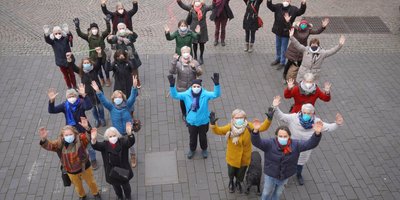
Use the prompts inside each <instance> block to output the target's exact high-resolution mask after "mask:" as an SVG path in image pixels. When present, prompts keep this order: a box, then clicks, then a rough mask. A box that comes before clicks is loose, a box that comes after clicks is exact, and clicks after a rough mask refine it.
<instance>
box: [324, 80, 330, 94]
mask: <svg viewBox="0 0 400 200" xmlns="http://www.w3.org/2000/svg"><path fill="white" fill-rule="evenodd" d="M331 87H332V83H329V82H325V83H324V90H325V92H326V93H330V92H331Z"/></svg>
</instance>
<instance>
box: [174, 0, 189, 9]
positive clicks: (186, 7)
mask: <svg viewBox="0 0 400 200" xmlns="http://www.w3.org/2000/svg"><path fill="white" fill-rule="evenodd" d="M177 2H178V5H179V7H181V8H182V9H183V10H186V11H190V9H192V7H191V6H189V5H187V4H184V3H183V2H182V0H178V1H177Z"/></svg>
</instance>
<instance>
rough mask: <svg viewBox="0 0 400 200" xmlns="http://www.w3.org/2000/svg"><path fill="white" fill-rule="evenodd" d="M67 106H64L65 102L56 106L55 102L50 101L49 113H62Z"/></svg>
mask: <svg viewBox="0 0 400 200" xmlns="http://www.w3.org/2000/svg"><path fill="white" fill-rule="evenodd" d="M64 110H65V108H64V104H63V103H61V104H59V105H57V106H54V102H50V101H49V109H48V111H49V113H51V114H56V113H60V112H64Z"/></svg>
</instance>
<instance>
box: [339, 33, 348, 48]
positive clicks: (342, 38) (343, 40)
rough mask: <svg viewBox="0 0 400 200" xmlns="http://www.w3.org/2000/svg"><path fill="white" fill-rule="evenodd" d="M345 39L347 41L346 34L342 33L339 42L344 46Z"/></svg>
mask: <svg viewBox="0 0 400 200" xmlns="http://www.w3.org/2000/svg"><path fill="white" fill-rule="evenodd" d="M345 41H346V38H345V37H344V35H341V36H340V38H339V44H340V45H341V46H343V45H344V42H345Z"/></svg>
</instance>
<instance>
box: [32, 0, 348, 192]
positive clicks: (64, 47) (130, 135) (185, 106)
mask: <svg viewBox="0 0 400 200" xmlns="http://www.w3.org/2000/svg"><path fill="white" fill-rule="evenodd" d="M262 2H263V0H244V3H245V5H246V11H245V15H244V19H243V29H244V30H245V49H244V51H245V52H249V53H251V52H252V51H253V50H254V49H253V46H254V42H255V33H256V31H257V30H258V29H259V28H261V27H262V23H263V22H262V19H261V18H260V17H259V16H258V12H259V9H260V6H261V4H262ZM177 3H178V5H179V6H180V7H181V8H182V9H183V10H185V11H187V12H188V15H187V18H186V19H184V20H180V21H179V23H178V29H177V30H176V31H174V32H172V33H171V32H170V29H169V27H168V26H167V25H166V26H165V37H166V39H167V40H175V42H176V48H175V54H174V55H173V56H172V61H171V68H170V70H169V72H168V73H169V75H168V76H167V78H168V81H169V86H170V88H169V91H170V95H171V97H172V98H173V99H176V100H179V101H180V108H181V112H182V121H183V123H185V125H186V126H187V127H188V132H189V151H188V153H187V158H188V159H192V158H193V157H194V156H195V154H196V149H197V143H198V141H199V143H200V147H201V156H202V157H203V158H204V159H206V158H207V157H208V154H209V153H208V142H207V132H208V130H209V129H210V128H211V130H212V132H214V133H215V134H217V135H224V136H225V138H226V142H227V146H226V162H227V168H228V176H229V184H228V189H229V192H231V193H233V192H235V191H238V192H239V193H242V192H243V187H242V185H243V181H244V177H245V174H246V170H247V169H248V167H249V165H250V163H251V154H252V152H253V149H252V146H255V147H257V148H259V149H260V150H261V151H264V189H263V192H262V197H261V198H262V199H263V200H264V199H279V196H280V195H281V194H282V192H283V189H284V185H285V184H286V183H287V181H288V178H289V177H291V176H293V175H295V174H296V177H297V180H298V182H299V184H300V185H303V184H304V179H303V176H302V170H303V166H304V165H305V164H306V162H307V161H308V159H309V157H310V154H311V149H313V148H315V147H316V146H317V145H318V144H319V141H320V140H321V132H328V131H333V130H336V129H337V127H338V126H340V125H341V124H342V123H343V117H342V116H341V115H340V114H337V115H336V120H335V123H325V122H322V121H321V119H320V118H318V117H316V116H315V108H314V104H315V102H316V100H317V99H321V100H323V101H326V102H327V101H330V99H331V94H330V88H331V83H329V82H326V83H325V84H324V87H323V88H322V89H320V88H319V87H318V85H317V83H318V81H319V77H320V71H321V67H322V64H323V61H324V59H325V58H326V57H329V56H331V55H333V54H335V53H336V52H337V51H339V50H340V48H341V47H342V46H343V45H344V42H345V38H344V37H343V36H341V37H340V40H339V44H338V45H337V46H335V47H333V48H332V49H328V50H325V49H323V48H322V47H321V45H320V41H319V40H318V39H316V38H313V39H311V41H310V42H309V45H307V42H308V37H309V36H310V35H312V34H320V33H321V32H323V31H324V29H325V28H326V27H327V25H328V24H329V19H324V20H323V21H322V26H321V27H319V28H318V29H313V26H312V24H310V23H309V22H307V21H306V20H305V19H302V20H301V21H299V22H295V19H296V17H297V16H301V15H303V14H304V13H305V11H306V1H305V0H302V1H301V6H300V8H297V7H295V6H292V5H291V0H283V1H282V3H277V4H273V3H272V0H267V2H266V5H267V7H268V9H269V10H271V11H272V12H274V23H273V27H272V32H273V33H274V34H275V37H276V57H275V60H274V61H273V62H272V63H271V65H272V66H277V68H276V69H281V68H285V70H284V72H283V76H284V80H285V83H286V84H287V87H286V88H285V89H284V97H285V98H293V99H294V104H293V106H292V107H291V109H290V114H285V113H283V112H282V111H281V110H280V109H279V104H280V99H281V98H280V96H276V97H275V98H274V100H273V103H272V106H271V107H269V108H268V111H267V113H266V115H267V117H266V119H265V120H264V121H263V122H260V121H259V120H258V119H254V120H253V121H252V122H251V121H249V120H248V118H247V114H246V112H245V111H243V110H241V109H235V110H234V111H233V112H232V116H231V120H230V122H229V123H228V124H226V125H223V126H219V125H218V124H217V123H216V121H217V120H218V118H216V113H214V112H210V110H209V108H208V104H209V101H210V100H213V99H216V98H218V97H220V96H221V86H220V74H219V73H214V74H213V77H211V79H212V81H213V83H214V88H213V91H208V90H207V89H205V88H203V86H202V79H200V77H201V75H202V74H203V70H202V65H203V63H204V59H203V55H204V49H205V43H206V42H207V41H208V31H207V22H206V21H207V20H206V14H207V12H209V11H211V15H210V20H212V21H214V23H215V26H216V28H215V34H214V46H217V45H219V44H221V46H225V45H226V43H225V38H226V25H227V21H228V20H231V19H233V18H234V16H233V12H232V9H231V8H230V7H229V0H213V1H212V4H211V5H206V4H205V3H204V0H194V1H192V3H191V4H185V3H183V2H182V1H181V0H177ZM106 4H107V0H101V9H102V11H103V13H104V14H105V18H104V20H105V22H106V29H105V30H104V31H103V32H100V30H99V26H98V25H97V24H96V23H94V22H93V23H91V24H90V26H89V28H88V29H87V32H85V33H84V32H82V31H81V28H80V20H79V18H74V19H73V20H72V21H73V23H74V25H75V29H76V32H77V34H78V36H79V37H81V38H82V39H84V40H85V41H87V42H88V46H89V51H88V52H89V53H88V57H84V58H83V59H81V60H80V61H79V62H78V64H76V60H75V56H76V55H74V53H73V52H72V51H71V47H72V44H73V36H72V34H71V32H70V31H69V28H68V25H66V24H64V25H62V26H61V27H59V26H55V27H54V28H53V30H52V32H51V33H50V28H49V26H47V25H45V26H44V38H45V41H46V42H47V43H48V44H50V45H51V46H52V48H53V50H54V55H55V61H56V65H57V66H58V67H59V69H60V71H61V72H62V74H63V76H64V80H65V82H66V85H67V87H68V90H67V91H66V96H65V97H66V100H65V101H64V102H62V103H61V104H58V105H55V99H56V97H57V95H58V93H57V91H56V90H55V89H54V88H50V89H49V90H48V98H49V107H48V111H49V113H63V114H64V116H65V121H66V126H65V127H63V128H62V129H61V131H60V135H59V136H58V137H57V138H56V139H55V140H48V139H47V130H46V129H45V128H43V127H42V128H40V129H39V135H40V139H41V140H40V145H41V146H42V147H43V148H45V149H47V150H50V151H54V152H57V155H58V156H59V158H60V161H61V166H62V170H63V171H65V172H66V174H67V176H68V178H69V179H70V181H71V182H72V184H73V185H74V187H75V190H76V192H77V194H78V196H79V198H80V199H86V197H87V196H86V192H85V190H84V188H83V186H82V180H85V182H86V183H87V184H88V186H89V189H90V191H91V193H92V194H93V195H94V197H95V198H96V199H101V197H100V193H99V190H98V188H97V184H96V181H95V179H94V177H93V171H92V170H95V169H97V168H98V164H97V160H96V151H100V152H101V155H102V158H103V166H104V170H105V176H106V181H107V182H108V183H109V184H111V185H112V186H113V188H114V191H115V193H116V195H117V197H118V199H123V198H124V197H125V199H130V197H131V188H130V184H129V180H130V179H131V178H132V177H133V172H132V168H134V167H135V166H136V163H137V160H136V153H135V148H134V143H135V135H134V133H136V132H138V131H139V129H140V122H138V120H134V103H135V99H136V97H137V96H138V89H140V88H141V83H140V81H139V71H138V68H139V67H140V66H141V64H142V63H141V60H140V58H139V55H138V53H137V50H136V48H135V45H134V43H135V42H136V40H137V38H138V35H137V34H136V33H135V32H134V31H133V24H132V16H133V15H135V14H136V13H137V11H138V2H137V1H136V0H133V1H132V5H133V8H132V9H131V10H129V11H127V10H126V9H125V8H124V6H123V4H121V3H117V4H116V7H115V9H116V10H115V11H114V12H111V11H109V10H108V9H107V7H106ZM111 24H112V26H111ZM105 40H106V41H107V42H108V43H109V44H110V45H111V50H110V49H109V48H106V43H105ZM289 41H290V45H289ZM288 46H289V47H288ZM198 48H200V54H198V51H197V50H198ZM112 50H115V52H114V51H112ZM112 54H113V56H112ZM112 57H113V61H111V60H112ZM286 59H287V61H286ZM103 72H104V74H103ZM110 72H112V76H113V77H114V80H113V81H111V79H110ZM75 73H76V74H77V75H78V76H79V78H80V80H81V83H79V84H77V82H76V78H75ZM174 76H175V77H174ZM112 82H113V85H114V87H113V91H114V92H113V93H112V95H111V101H110V100H109V99H107V97H106V96H105V95H104V93H103V87H110V86H111V85H112ZM104 107H105V108H106V109H107V110H108V111H109V113H110V120H111V126H110V127H109V128H108V129H107V130H106V131H105V133H104V141H103V142H99V141H97V135H98V133H97V132H98V131H97V128H99V127H101V126H102V127H106V126H107V123H106V118H105V111H104ZM89 110H92V116H93V118H94V119H93V120H94V126H92V125H91V124H90V123H89V120H88V117H87V116H86V114H85V111H89ZM274 113H275V115H277V117H278V119H279V120H280V121H282V122H284V123H285V124H287V125H284V126H279V128H278V129H277V130H276V131H275V137H274V138H270V139H261V137H260V134H259V132H264V131H266V130H268V128H269V126H270V124H271V123H272V119H273V116H274Z"/></svg>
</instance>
